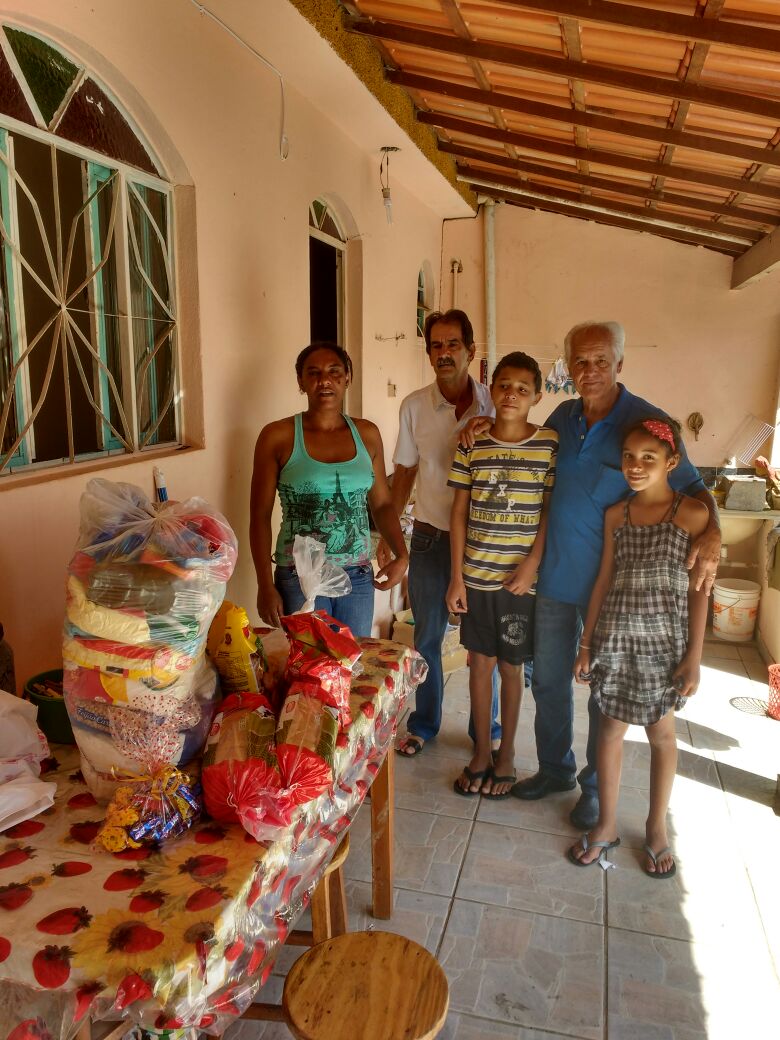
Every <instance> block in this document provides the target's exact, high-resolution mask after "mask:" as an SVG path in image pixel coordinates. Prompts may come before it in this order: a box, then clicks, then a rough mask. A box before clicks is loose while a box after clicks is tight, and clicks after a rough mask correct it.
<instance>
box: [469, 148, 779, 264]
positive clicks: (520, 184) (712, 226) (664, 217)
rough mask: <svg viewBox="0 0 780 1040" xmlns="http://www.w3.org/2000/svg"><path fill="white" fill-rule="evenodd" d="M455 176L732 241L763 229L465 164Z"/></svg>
mask: <svg viewBox="0 0 780 1040" xmlns="http://www.w3.org/2000/svg"><path fill="white" fill-rule="evenodd" d="M458 179H459V180H462V181H463V182H464V183H465V184H470V185H471V186H472V187H473V188H474V190H475V192H476V191H477V190H482V189H483V188H500V189H502V190H508V191H512V192H514V191H520V192H523V193H524V194H533V195H535V196H539V197H542V198H547V199H550V200H552V201H555V202H560V201H563V202H571V203H574V204H575V205H578V206H582V207H584V208H586V209H596V210H600V211H604V212H609V213H617V214H622V215H623V216H627V217H634V218H635V219H637V220H644V221H647V222H648V223H651V224H658V225H659V226H661V227H663V226H674V227H675V228H682V229H684V230H690V231H703V232H705V234H709V235H712V236H713V237H715V238H722V239H725V240H731V241H736V242H738V243H742V244H743V245H746V246H747V245H748V244H752V243H755V242H759V241H760V240H761V239H762V238H763V237H764V235H763V232H761V231H754V230H753V229H752V228H743V227H740V226H739V225H737V224H724V223H720V222H719V223H715V222H714V221H709V220H700V219H698V218H697V217H689V216H685V215H683V214H679V215H678V214H676V213H669V212H666V211H659V210H649V209H645V208H644V207H643V206H632V205H630V204H629V203H626V202H618V201H617V200H614V199H603V198H600V197H598V196H594V195H581V194H579V193H578V192H576V191H567V190H566V189H565V188H559V187H558V186H557V185H553V184H540V183H538V182H537V181H533V180H526V181H520V180H515V181H514V182H513V181H512V180H511V179H507V178H505V179H504V180H501V178H500V177H497V176H491V175H490V174H488V173H480V172H479V171H476V170H472V169H470V168H468V167H460V166H459V167H458Z"/></svg>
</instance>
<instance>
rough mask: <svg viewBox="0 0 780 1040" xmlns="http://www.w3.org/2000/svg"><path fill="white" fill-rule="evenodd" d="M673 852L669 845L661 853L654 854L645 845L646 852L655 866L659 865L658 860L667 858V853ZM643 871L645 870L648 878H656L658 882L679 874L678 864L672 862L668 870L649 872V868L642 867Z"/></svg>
mask: <svg viewBox="0 0 780 1040" xmlns="http://www.w3.org/2000/svg"><path fill="white" fill-rule="evenodd" d="M671 851H672V849H671V846H669V845H667V846H666V848H665V849H661V851H660V852H653V850H652V849H651V848H650V846H649V845H645V852H646V853H647V855H648V856H649V857H650V859H651V860H652V861H653V863H654V864H655V863H658V860H659V859H660V858H661V857H662V856H665V855H666V853H667V852H671ZM642 870H644V872H645V874H647V876H648V877H651V878H655V879H656V880H657V881H663V880H664V879H665V878H670V877H674V875H675V874H676V873H677V864H676V863H674V862H672V865H671V867H669V869H668V870H648V869H647V867H642Z"/></svg>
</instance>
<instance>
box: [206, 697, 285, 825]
mask: <svg viewBox="0 0 780 1040" xmlns="http://www.w3.org/2000/svg"><path fill="white" fill-rule="evenodd" d="M275 742H276V718H275V716H274V713H273V711H272V709H271V705H270V703H269V701H268V699H267V698H266V697H264V696H263V695H262V694H258V693H243V694H241V693H236V694H232V695H231V696H229V697H227V698H225V700H224V701H223V702H222V705H221V710H220V711H219V712H218V713H217V715H216V716H215V717H214V722H213V724H212V726H211V732H210V733H209V738H208V741H207V743H206V750H205V751H204V753H203V770H202V782H203V795H204V800H205V804H206V810H207V812H208V813H209V815H210V816H213V817H214V819H215V820H219V821H220V823H240V824H241V826H242V827H243V828H244V829H245V830H246V831H247V832H248V833H249V834H251V835H252V836H253V837H254V838H257V839H258V840H262V839H265V838H269V837H271V836H272V833H273V831H274V830H275V829H276V828H278V827H284V826H287V825H288V824H289V823H290V820H291V817H292V810H293V808H294V804H295V803H294V802H293V801H292V800H291V798H290V797H288V795H287V793H286V792H285V790H284V785H283V781H282V776H281V772H280V770H279V763H278V761H277V757H276V743H275Z"/></svg>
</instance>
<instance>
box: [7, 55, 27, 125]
mask: <svg viewBox="0 0 780 1040" xmlns="http://www.w3.org/2000/svg"><path fill="white" fill-rule="evenodd" d="M0 112H4V113H5V115H7V116H11V117H12V118H13V119H18V120H19V121H20V122H22V123H32V124H33V126H34V125H35V120H34V119H33V114H32V112H31V111H30V106H29V105H28V104H27V101H26V99H25V96H24V94H23V93H22V88H21V87H20V86H19V84H18V82H17V80H16V76H14V74H13V71H12V70H11V66H10V65H9V64H8V59H7V58H6V56H5V54H3V52H2V50H0Z"/></svg>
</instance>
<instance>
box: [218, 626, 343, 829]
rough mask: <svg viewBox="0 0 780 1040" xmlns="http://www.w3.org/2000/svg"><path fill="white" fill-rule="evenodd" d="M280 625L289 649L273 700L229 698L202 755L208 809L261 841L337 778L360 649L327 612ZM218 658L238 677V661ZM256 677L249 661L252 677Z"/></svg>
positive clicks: (238, 695) (259, 695) (251, 696)
mask: <svg viewBox="0 0 780 1040" xmlns="http://www.w3.org/2000/svg"><path fill="white" fill-rule="evenodd" d="M282 625H283V626H284V629H285V632H286V633H287V637H288V639H289V640H290V653H289V657H288V659H287V663H286V669H285V673H284V678H283V680H282V681H281V683H280V684H279V685H278V686H277V688H276V690H275V691H273V693H274V694H275V696H274V697H273V700H272V699H269V697H268V696H266V695H265V694H264V693H263V692H246V693H233V694H232V695H231V696H230V697H228V698H227V699H226V700H225V701H224V702H223V704H222V706H221V710H220V712H219V713H218V715H217V716H216V718H215V719H214V724H213V726H212V731H211V735H210V736H209V741H208V744H207V746H206V751H205V754H204V757H203V789H204V796H205V801H206V808H207V810H208V812H209V814H210V815H211V816H213V817H214V818H215V819H217V820H220V821H221V822H223V823H231V822H239V823H241V825H242V826H243V827H244V829H245V830H246V831H247V832H248V833H249V834H251V835H252V836H253V837H255V838H257V839H258V840H265V839H268V838H271V837H272V836H273V834H274V831H275V830H276V828H278V827H283V826H286V825H288V824H289V823H290V821H291V819H292V814H293V811H294V809H295V808H296V807H297V806H299V805H302V804H304V803H306V802H309V801H311V800H313V799H314V798H317V797H318V796H319V795H320V794H322V792H323V791H325V790H327V788H328V787H329V786H330V785H331V783H332V782H333V756H334V753H335V750H336V741H337V738H338V735H339V732H340V731H341V730H342V729H343V728H344V727H346V726H348V725H349V723H350V721H351V718H350V712H349V696H350V686H351V682H352V674H353V668H354V667H355V665H356V664H357V661H358V658H359V657H360V653H361V650H360V646H359V645H358V643H357V642H356V641H355V639H354V638H353V636H352V634H351V633H350V631H349V629H348V628H346V627H345V626H344V625H341V624H340V623H339V622H338V621H336V620H334V619H333V618H331V617H329V616H328V615H327V614H325V613H323V612H320V611H316V612H314V613H302V614H291V615H289V616H288V617H285V618H282ZM244 638H245V639H246V634H245V636H244ZM252 638H254V636H253V637H252ZM249 646H251V643H250V644H249ZM238 652H239V651H236V653H238ZM242 652H243V653H245V654H246V653H247V644H246V643H244V644H243V650H242ZM215 660H216V663H217V667H218V668H219V669H220V675H221V676H223V677H224V676H225V675H226V674H231V675H233V676H235V671H236V669H235V660H234V659H228V658H226V657H224V656H223V657H219V656H217V657H216V658H215ZM223 669H225V671H223ZM253 674H254V673H253V670H252V668H251V666H248V667H247V675H248V676H249V677H251V676H252V675H253ZM264 674H265V675H266V676H271V675H272V674H273V671H272V670H271V669H269V670H267V671H266V672H265V673H264ZM223 681H224V678H223ZM263 685H265V686H266V689H268V688H267V684H263V683H259V684H258V691H259V689H260V688H261V687H262V686H263ZM268 692H271V691H270V690H269V691H268ZM275 704H280V709H279V712H278V717H277V715H276V714H275V712H274V705H275Z"/></svg>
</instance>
